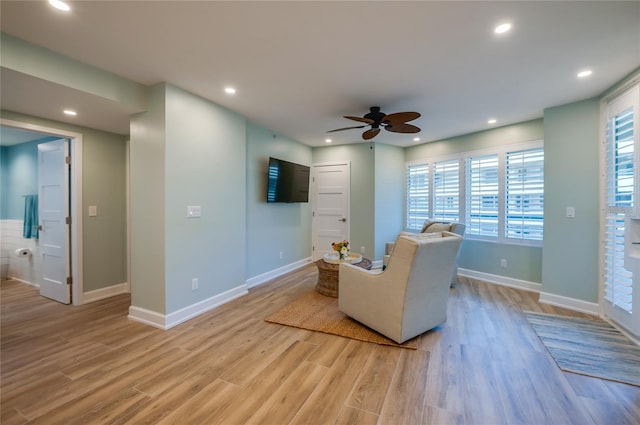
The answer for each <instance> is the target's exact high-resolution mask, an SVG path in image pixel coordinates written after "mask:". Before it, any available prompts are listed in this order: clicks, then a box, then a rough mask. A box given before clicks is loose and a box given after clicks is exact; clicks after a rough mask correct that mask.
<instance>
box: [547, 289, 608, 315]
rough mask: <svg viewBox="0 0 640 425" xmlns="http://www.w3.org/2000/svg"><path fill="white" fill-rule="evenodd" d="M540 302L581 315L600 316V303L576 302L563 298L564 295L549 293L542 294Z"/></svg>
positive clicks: (573, 299)
mask: <svg viewBox="0 0 640 425" xmlns="http://www.w3.org/2000/svg"><path fill="white" fill-rule="evenodd" d="M538 301H539V302H541V303H543V304H549V305H553V306H556V307H563V308H567V309H569V310H573V311H579V312H581V313H587V314H593V315H595V316H599V315H600V307H599V306H598V303H592V302H589V301H583V300H576V299H575V298H569V297H563V296H562V295H555V294H549V293H548V292H540V299H539V300H538Z"/></svg>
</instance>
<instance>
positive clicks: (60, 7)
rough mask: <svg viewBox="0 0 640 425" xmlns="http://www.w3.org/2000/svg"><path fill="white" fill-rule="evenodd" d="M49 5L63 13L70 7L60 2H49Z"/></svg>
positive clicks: (50, 0)
mask: <svg viewBox="0 0 640 425" xmlns="http://www.w3.org/2000/svg"><path fill="white" fill-rule="evenodd" d="M49 4H50V5H51V6H53V7H55V8H56V9H58V10H62V11H63V12H68V11H70V10H71V7H70V6H69V5H68V4H67V3H65V2H63V1H62V0H49Z"/></svg>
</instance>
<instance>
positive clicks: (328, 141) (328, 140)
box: [324, 139, 333, 143]
mask: <svg viewBox="0 0 640 425" xmlns="http://www.w3.org/2000/svg"><path fill="white" fill-rule="evenodd" d="M324 141H325V143H331V142H333V140H331V139H324Z"/></svg>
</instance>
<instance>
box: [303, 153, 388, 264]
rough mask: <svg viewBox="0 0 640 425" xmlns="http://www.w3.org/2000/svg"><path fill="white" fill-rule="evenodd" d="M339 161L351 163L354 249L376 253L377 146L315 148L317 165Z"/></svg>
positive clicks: (351, 210) (352, 241) (314, 160)
mask: <svg viewBox="0 0 640 425" xmlns="http://www.w3.org/2000/svg"><path fill="white" fill-rule="evenodd" d="M336 161H350V163H351V192H350V193H351V205H350V206H349V208H350V215H351V226H350V233H351V234H350V236H349V237H350V240H349V242H350V243H351V247H352V249H355V250H356V251H359V250H360V247H361V246H364V247H365V252H366V253H375V250H374V246H375V235H374V231H375V203H374V200H375V144H374V143H367V142H363V143H358V144H352V145H340V146H327V147H321V148H313V162H314V163H316V164H318V163H326V162H336ZM365 255H368V254H365Z"/></svg>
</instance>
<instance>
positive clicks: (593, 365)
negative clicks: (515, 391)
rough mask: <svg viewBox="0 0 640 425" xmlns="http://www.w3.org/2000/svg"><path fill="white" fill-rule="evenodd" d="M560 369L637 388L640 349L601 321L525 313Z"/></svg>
mask: <svg viewBox="0 0 640 425" xmlns="http://www.w3.org/2000/svg"><path fill="white" fill-rule="evenodd" d="M524 315H525V317H526V318H527V320H528V321H529V323H530V324H531V326H532V327H533V330H534V331H535V332H536V334H538V337H539V338H540V340H541V341H542V343H543V344H544V346H545V347H546V349H547V351H549V354H551V356H552V357H553V359H554V360H555V361H556V363H557V364H558V367H560V369H562V370H565V371H567V372H573V373H579V374H581V375H589V376H594V377H597V378H602V379H607V380H610V381H617V382H623V383H626V384H631V385H635V386H638V387H640V347H639V346H638V345H636V344H634V343H633V342H632V341H631V340H629V338H627V336H626V335H624V334H623V333H622V332H620V331H619V330H617V329H616V328H614V327H613V326H611V325H610V324H609V323H607V322H605V321H604V320H600V319H593V320H592V319H579V318H576V317H566V316H556V315H552V314H541V313H532V312H525V313H524Z"/></svg>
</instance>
